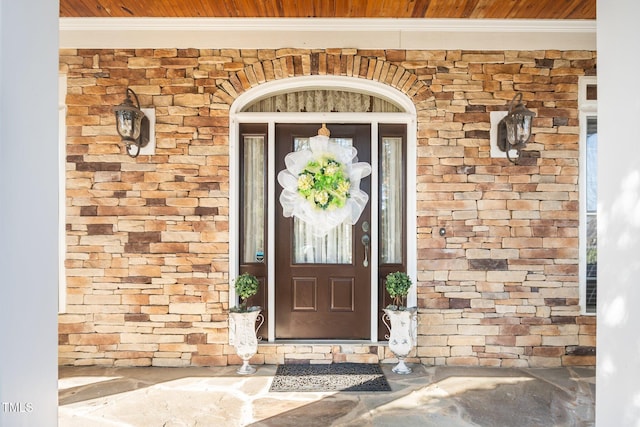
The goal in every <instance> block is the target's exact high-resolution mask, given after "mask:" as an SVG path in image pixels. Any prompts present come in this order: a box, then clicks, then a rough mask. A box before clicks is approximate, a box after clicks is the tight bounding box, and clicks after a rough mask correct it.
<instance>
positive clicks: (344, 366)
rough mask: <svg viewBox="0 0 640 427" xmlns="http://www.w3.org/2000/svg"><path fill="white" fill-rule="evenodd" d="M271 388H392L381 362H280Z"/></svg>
mask: <svg viewBox="0 0 640 427" xmlns="http://www.w3.org/2000/svg"><path fill="white" fill-rule="evenodd" d="M269 391H391V387H390V386H389V383H388V382H387V378H386V377H385V376H384V372H382V368H380V365H374V364H368V363H332V364H319V365H315V364H314V365H310V364H309V365H307V364H305V365H301V364H294V365H278V369H277V370H276V375H275V376H274V377H273V382H272V383H271V388H270V389H269Z"/></svg>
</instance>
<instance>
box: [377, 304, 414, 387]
mask: <svg viewBox="0 0 640 427" xmlns="http://www.w3.org/2000/svg"><path fill="white" fill-rule="evenodd" d="M416 314H417V309H416V308H415V307H412V308H407V309H405V310H390V309H388V308H385V309H384V314H383V315H382V321H383V322H384V324H385V325H386V326H387V329H389V333H390V335H389V336H388V337H387V338H388V339H389V350H391V351H392V352H393V354H395V356H396V357H397V358H398V364H397V365H396V366H394V367H393V369H392V371H393V372H395V373H396V374H403V375H404V374H410V373H411V368H410V367H408V366H407V365H406V364H405V362H404V359H405V358H406V357H407V356H408V355H409V353H410V352H411V350H412V349H413V347H414V346H415V344H416V337H415V336H414V331H413V323H414V320H415V317H416ZM389 323H391V325H389Z"/></svg>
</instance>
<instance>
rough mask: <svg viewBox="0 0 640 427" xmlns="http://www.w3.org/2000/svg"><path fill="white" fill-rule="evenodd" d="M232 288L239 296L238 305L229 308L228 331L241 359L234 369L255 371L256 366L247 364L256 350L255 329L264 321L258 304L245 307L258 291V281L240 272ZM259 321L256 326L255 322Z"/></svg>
mask: <svg viewBox="0 0 640 427" xmlns="http://www.w3.org/2000/svg"><path fill="white" fill-rule="evenodd" d="M234 289H235V291H236V295H238V297H239V298H240V305H239V306H237V307H232V308H231V309H230V310H229V333H230V335H231V337H233V342H232V345H235V347H236V353H237V354H238V356H239V357H240V358H241V359H242V366H241V367H240V368H238V370H237V371H236V372H237V373H238V374H240V375H248V374H253V373H254V372H256V368H254V367H253V366H251V365H250V364H249V359H251V358H252V357H253V355H255V354H256V352H257V351H258V338H257V337H256V331H257V330H258V329H259V328H260V326H261V325H262V323H263V322H264V317H263V316H262V314H260V312H261V311H262V308H261V307H259V306H253V307H247V300H248V299H249V298H251V297H252V296H254V295H255V294H257V293H258V290H259V289H260V281H259V280H258V278H257V277H256V276H254V275H253V274H249V273H246V272H245V273H242V274H241V275H240V276H238V277H237V278H236V279H235V283H234ZM257 322H260V323H259V324H258V326H257V327H256V323H257Z"/></svg>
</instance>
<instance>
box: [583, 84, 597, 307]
mask: <svg viewBox="0 0 640 427" xmlns="http://www.w3.org/2000/svg"><path fill="white" fill-rule="evenodd" d="M578 100H579V101H578V102H579V108H580V265H579V268H580V273H579V278H580V306H581V308H582V312H583V313H584V314H595V313H596V310H597V299H598V287H597V283H598V280H597V272H598V246H597V221H598V212H597V210H598V209H597V205H598V199H597V195H598V192H597V173H598V170H597V166H598V155H597V154H598V117H597V84H596V78H595V77H582V78H581V79H580V83H579V96H578Z"/></svg>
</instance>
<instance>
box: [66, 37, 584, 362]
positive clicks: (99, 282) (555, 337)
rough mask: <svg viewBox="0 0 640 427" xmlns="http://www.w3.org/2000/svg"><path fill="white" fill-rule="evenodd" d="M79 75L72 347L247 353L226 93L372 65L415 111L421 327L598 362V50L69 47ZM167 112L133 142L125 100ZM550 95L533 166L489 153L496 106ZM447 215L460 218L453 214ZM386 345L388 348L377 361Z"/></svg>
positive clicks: (530, 355)
mask: <svg viewBox="0 0 640 427" xmlns="http://www.w3.org/2000/svg"><path fill="white" fill-rule="evenodd" d="M60 68H61V72H63V73H65V74H66V75H67V84H68V91H67V98H66V104H67V162H66V191H67V193H66V208H67V218H66V223H67V235H66V242H67V254H66V276H67V310H66V312H65V313H64V314H61V315H60V317H59V332H60V333H59V342H60V346H59V349H60V359H59V360H60V363H61V364H65V365H66V364H71V365H92V364H96V365H108V366H148V365H153V366H190V365H198V366H200V365H205V366H216V365H227V364H235V363H239V360H238V358H237V357H236V356H235V353H234V349H233V347H230V346H229V345H228V329H227V312H228V306H229V304H228V299H229V283H228V281H229V276H228V262H229V217H228V215H229V116H228V114H229V107H230V105H231V104H232V102H233V101H234V100H235V99H236V98H237V97H238V96H239V95H240V94H242V93H243V92H245V91H246V90H248V89H250V88H253V87H256V86H258V85H260V84H261V83H264V82H268V81H272V80H276V79H284V78H287V77H292V76H304V75H340V76H349V77H353V78H358V79H369V80H374V81H378V82H382V83H384V84H387V85H390V86H392V87H394V88H397V89H398V90H400V91H401V92H403V93H405V94H407V95H408V96H409V97H410V98H411V99H412V100H413V101H414V103H415V105H416V109H417V111H418V124H417V137H418V140H417V168H418V170H417V212H416V215H417V225H418V229H417V233H418V236H417V242H418V250H417V254H416V255H417V260H418V276H417V289H418V305H419V309H420V314H419V326H418V333H419V342H418V347H417V349H416V350H415V355H414V356H415V357H414V358H413V359H412V360H413V361H420V362H422V363H425V364H435V365H445V364H446V365H466V366H468V365H476V366H477V365H481V366H532V367H539V366H561V365H594V364H595V356H594V349H595V317H592V316H581V315H580V307H579V293H578V219H579V211H578V199H579V198H578V194H579V193H578V173H579V172H578V171H579V164H578V159H579V149H578V142H579V124H578V101H577V98H578V78H579V76H583V75H594V74H595V70H596V55H595V52H591V51H554V50H550V51H504V52H502V51H488V52H482V51H460V50H452V51H405V50H357V49H326V50H304V49H279V50H250V49H249V50H235V49H222V50H203V49H200V50H198V49H135V50H134V49H122V50H120V49H115V50H114V49H104V50H87V49H78V50H61V51H60ZM126 87H131V88H132V89H133V90H134V91H135V92H136V93H137V94H138V97H139V98H140V103H141V105H142V106H143V107H154V108H155V111H156V119H157V124H156V128H155V131H156V143H157V149H156V154H155V155H153V156H140V157H138V158H137V159H131V158H129V157H128V156H127V155H126V153H125V152H124V148H123V146H122V144H121V143H120V141H119V137H118V136H117V134H116V131H115V125H114V121H115V120H114V117H113V112H112V108H113V106H115V105H117V104H119V103H120V102H121V101H122V100H123V97H124V92H125V89H126ZM514 91H517V92H521V93H523V97H524V100H525V102H526V105H527V107H528V108H529V109H532V110H534V111H536V113H537V115H536V118H535V120H534V136H533V138H532V142H531V143H530V144H529V145H528V147H527V153H526V157H524V158H523V159H521V162H520V165H517V166H515V165H512V164H511V163H509V162H508V161H507V160H506V159H494V158H491V157H490V153H489V129H490V121H489V115H490V112H491V111H494V110H505V109H506V105H507V104H508V102H509V101H510V100H511V98H512V97H513V95H514ZM442 227H444V228H445V230H446V235H445V236H444V237H440V236H439V234H438V230H439V229H440V228H442ZM390 357H391V355H390V354H388V349H385V348H384V346H377V345H376V346H369V345H363V346H359V345H354V346H346V347H344V348H343V347H342V346H338V345H328V346H322V345H319V346H310V345H287V344H282V345H273V344H263V345H261V346H260V352H259V354H258V355H256V357H255V358H254V359H255V363H282V362H283V361H292V360H314V361H316V362H318V363H326V361H327V360H332V361H377V360H383V361H388V360H389V359H390ZM374 359H375V360H374Z"/></svg>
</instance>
